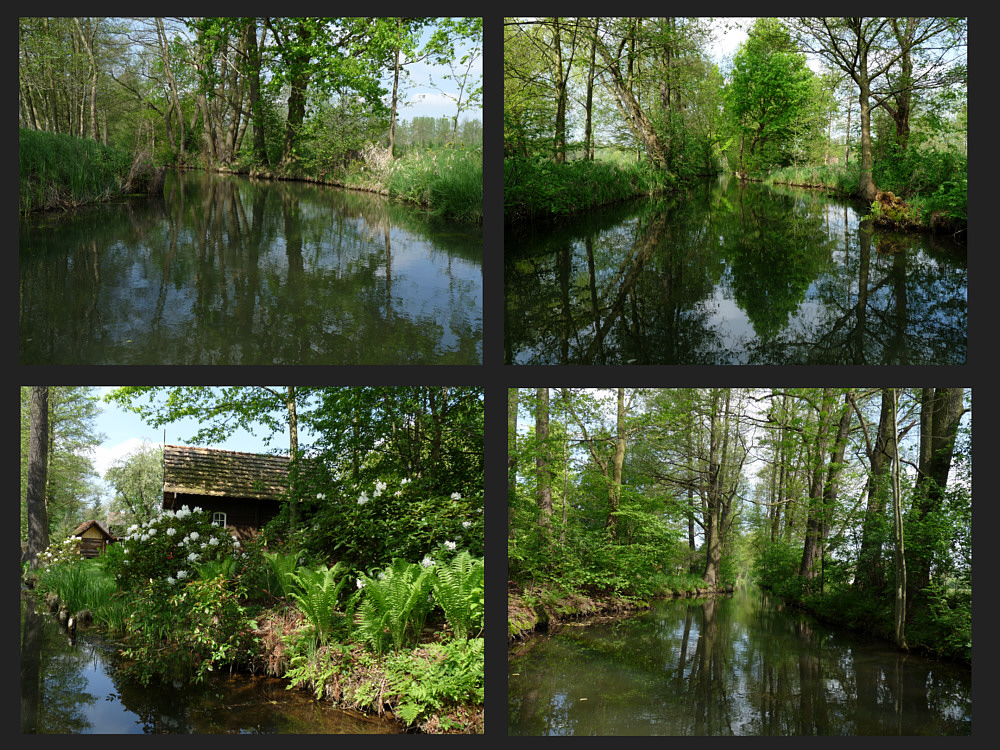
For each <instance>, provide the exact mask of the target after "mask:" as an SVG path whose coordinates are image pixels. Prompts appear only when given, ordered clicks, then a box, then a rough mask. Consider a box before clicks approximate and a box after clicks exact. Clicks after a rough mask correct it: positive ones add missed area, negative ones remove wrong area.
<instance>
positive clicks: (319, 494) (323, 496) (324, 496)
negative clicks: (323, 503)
mask: <svg viewBox="0 0 1000 750" xmlns="http://www.w3.org/2000/svg"><path fill="white" fill-rule="evenodd" d="M316 499H317V500H326V495H324V494H323V493H322V492H317V493H316Z"/></svg>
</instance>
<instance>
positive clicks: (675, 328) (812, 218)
mask: <svg viewBox="0 0 1000 750" xmlns="http://www.w3.org/2000/svg"><path fill="white" fill-rule="evenodd" d="M505 256H506V257H505V285H506V300H505V357H506V361H507V363H508V364H860V365H871V364H961V363H964V362H965V360H966V312H967V309H966V285H967V273H966V266H965V256H964V252H963V250H962V248H961V247H960V246H958V245H956V244H955V243H953V242H952V241H951V240H950V239H949V238H939V237H931V236H925V235H906V236H903V235H887V234H884V233H875V232H873V230H872V227H871V226H870V225H869V223H868V222H862V221H861V219H860V218H859V216H858V214H857V213H856V212H855V210H854V208H853V207H852V205H851V204H849V203H847V202H845V201H841V200H837V199H833V198H828V197H826V196H824V195H822V194H820V193H815V192H808V191H804V190H797V189H793V188H787V189H783V188H778V187H764V186H761V185H743V186H741V185H739V184H738V183H737V182H735V181H731V180H728V179H726V178H722V179H720V180H717V181H713V182H706V183H705V184H704V185H703V186H702V187H701V189H699V190H698V191H694V192H692V193H691V194H690V195H689V196H687V197H686V198H685V199H683V200H676V199H671V200H650V201H644V202H640V203H635V204H630V205H628V206H618V207H615V208H611V209H607V210H603V211H600V212H594V213H593V214H589V215H587V216H584V217H580V218H579V219H578V220H574V221H573V222H572V223H566V224H562V225H559V226H550V227H545V228H541V227H527V228H520V229H513V230H511V231H510V232H509V233H508V237H507V240H506V242H505Z"/></svg>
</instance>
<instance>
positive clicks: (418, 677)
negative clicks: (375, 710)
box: [385, 638, 485, 724]
mask: <svg viewBox="0 0 1000 750" xmlns="http://www.w3.org/2000/svg"><path fill="white" fill-rule="evenodd" d="M483 646H484V641H483V639H482V638H473V639H471V640H469V641H460V640H455V641H447V642H445V643H430V644H428V645H427V646H426V647H424V648H419V649H414V650H413V651H412V652H405V651H401V652H398V653H394V654H390V655H389V656H388V657H387V659H386V662H385V672H386V678H387V679H386V688H387V690H388V691H389V692H391V693H395V694H397V695H398V696H399V705H398V707H397V708H396V714H397V715H398V716H399V717H400V718H401V719H402V720H403V721H405V722H406V723H407V724H414V723H416V722H418V721H419V720H421V719H423V718H425V717H426V716H428V715H429V714H431V713H433V712H434V711H435V710H438V709H441V708H443V707H445V706H446V705H448V704H464V703H472V704H474V705H482V703H483V701H484V699H485V679H484V670H483V664H484V659H483Z"/></svg>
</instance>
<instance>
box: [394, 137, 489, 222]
mask: <svg viewBox="0 0 1000 750" xmlns="http://www.w3.org/2000/svg"><path fill="white" fill-rule="evenodd" d="M386 188H387V189H388V191H389V195H391V196H393V197H395V198H401V199H403V200H409V201H413V202H415V203H420V204H423V205H426V206H429V207H430V208H431V209H432V210H433V211H434V213H435V214H437V215H439V216H442V217H445V218H450V219H455V220H458V221H471V222H478V221H482V219H483V152H482V149H475V150H473V151H465V150H461V149H459V150H455V149H447V148H443V149H425V150H420V151H417V150H414V151H409V152H407V154H406V155H405V156H403V157H402V158H401V159H397V160H396V161H395V162H394V163H393V165H392V167H391V170H390V173H389V175H388V178H387V180H386Z"/></svg>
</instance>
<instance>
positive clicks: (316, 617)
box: [289, 563, 350, 643]
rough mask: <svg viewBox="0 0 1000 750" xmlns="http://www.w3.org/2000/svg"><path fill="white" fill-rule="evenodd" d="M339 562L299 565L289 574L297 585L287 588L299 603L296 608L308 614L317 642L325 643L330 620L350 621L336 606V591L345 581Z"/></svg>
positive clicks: (330, 624) (337, 591) (338, 594)
mask: <svg viewBox="0 0 1000 750" xmlns="http://www.w3.org/2000/svg"><path fill="white" fill-rule="evenodd" d="M345 572H346V570H345V566H344V565H343V563H337V564H336V565H334V566H333V567H332V568H325V567H323V568H319V569H317V570H310V569H309V568H299V569H298V571H296V572H295V573H291V574H290V578H291V579H292V581H294V582H295V584H296V585H297V586H298V589H299V590H298V591H291V592H289V593H290V595H291V597H292V598H293V599H295V601H296V603H297V604H298V605H299V609H301V610H302V612H303V614H305V616H306V617H307V618H309V622H310V623H311V624H312V626H313V627H314V628H315V629H316V635H317V638H318V640H319V642H320V643H326V641H327V639H328V638H329V636H330V633H331V631H332V630H333V628H334V621H335V620H337V621H340V622H350V620H349V618H348V616H347V615H346V614H345V613H343V612H339V611H338V610H337V605H338V602H339V599H340V592H341V591H342V590H343V588H344V584H345V583H347V576H346V575H344V574H345Z"/></svg>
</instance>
